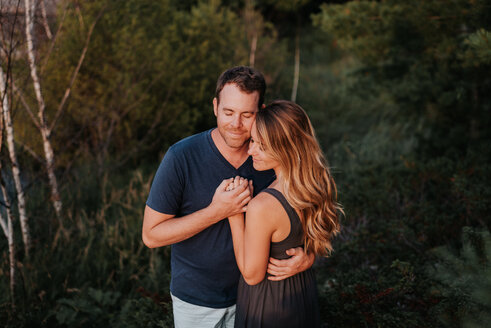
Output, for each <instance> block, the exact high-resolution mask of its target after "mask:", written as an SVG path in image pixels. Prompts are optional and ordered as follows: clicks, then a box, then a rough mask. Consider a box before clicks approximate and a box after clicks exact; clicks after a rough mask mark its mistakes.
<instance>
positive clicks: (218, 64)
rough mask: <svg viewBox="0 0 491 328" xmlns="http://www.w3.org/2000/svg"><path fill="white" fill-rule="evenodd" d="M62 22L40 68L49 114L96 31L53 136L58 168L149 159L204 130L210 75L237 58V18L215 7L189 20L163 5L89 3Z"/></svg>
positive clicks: (240, 54)
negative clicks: (83, 161) (76, 159)
mask: <svg viewBox="0 0 491 328" xmlns="http://www.w3.org/2000/svg"><path fill="white" fill-rule="evenodd" d="M78 9H81V10H82V13H81V15H83V17H84V21H83V22H84V23H83V24H82V23H81V22H80V16H79V15H80V13H79V11H78ZM98 15H101V16H100V18H97V17H98ZM66 20H67V21H66V22H65V24H64V26H66V27H65V30H64V31H63V32H64V33H63V34H62V35H61V37H60V40H59V41H58V42H57V45H58V47H57V48H56V51H55V53H54V54H52V56H51V60H50V61H49V62H48V66H47V68H46V74H45V75H46V78H47V79H46V86H47V92H48V94H49V97H48V99H49V107H50V108H53V107H55V106H56V101H58V99H59V98H61V95H62V94H63V93H62V92H63V91H64V88H65V86H66V85H67V82H68V78H69V77H70V72H71V71H72V70H73V67H74V66H75V65H76V63H77V61H78V59H79V56H80V53H81V49H82V48H83V45H84V43H85V38H86V35H87V33H88V26H89V25H90V24H93V23H95V24H96V25H95V30H94V33H93V35H92V38H91V40H90V44H89V49H88V52H87V56H86V58H85V61H84V64H83V66H82V69H81V71H80V73H79V75H78V77H77V81H76V84H75V86H74V88H73V91H72V95H71V97H70V101H69V104H68V107H67V110H66V113H65V115H64V116H63V117H62V119H63V121H62V122H60V123H59V125H58V126H59V128H58V129H56V139H55V140H56V142H57V143H58V144H59V145H63V147H64V148H65V151H64V152H63V155H62V156H64V157H63V159H61V160H60V161H61V163H67V161H70V160H71V159H72V158H73V155H74V154H80V155H82V156H84V157H88V158H89V159H95V160H97V161H98V163H99V164H100V165H102V164H105V163H106V160H107V159H108V156H109V155H116V156H115V158H116V160H118V159H124V158H125V157H133V158H135V157H136V156H137V155H138V156H140V157H141V156H142V154H143V153H146V154H151V153H153V154H156V153H158V152H159V151H162V146H168V145H169V144H170V143H173V142H174V141H176V140H178V139H180V138H182V137H184V136H187V135H189V134H191V133H192V132H193V131H196V130H198V129H203V128H208V127H210V126H211V125H212V122H213V114H212V107H211V103H212V98H213V96H214V94H213V91H214V85H215V82H216V76H218V75H219V74H220V73H221V71H223V70H224V69H225V68H227V67H230V66H232V65H234V64H237V63H241V62H244V59H245V54H246V53H245V47H244V46H245V42H244V39H243V37H242V36H241V34H240V33H241V32H242V30H241V26H238V25H237V24H236V21H237V20H238V17H237V16H236V15H235V14H234V13H233V12H232V11H230V10H229V9H227V8H224V7H220V4H219V2H217V1H200V2H199V3H198V4H197V5H196V6H193V7H192V8H191V10H190V11H179V10H176V8H174V7H173V6H172V3H171V2H170V1H157V2H156V1H120V0H112V1H109V2H104V3H103V2H99V1H90V2H84V4H83V5H81V8H79V7H78V6H75V7H74V8H70V10H69V12H68V14H67V18H66ZM231 45H233V46H231ZM54 58H56V59H54ZM74 130H78V131H79V132H78V133H76V134H75V135H74ZM66 148H68V149H66Z"/></svg>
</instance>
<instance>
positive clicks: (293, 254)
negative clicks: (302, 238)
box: [286, 247, 303, 256]
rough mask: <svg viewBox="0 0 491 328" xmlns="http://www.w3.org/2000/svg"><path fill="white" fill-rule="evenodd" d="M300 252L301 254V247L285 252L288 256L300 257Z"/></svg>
mask: <svg viewBox="0 0 491 328" xmlns="http://www.w3.org/2000/svg"><path fill="white" fill-rule="evenodd" d="M302 252H303V248H302V247H295V248H290V249H287V250H286V254H287V255H290V256H295V255H302Z"/></svg>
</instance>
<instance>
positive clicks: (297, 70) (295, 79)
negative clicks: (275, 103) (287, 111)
mask: <svg viewBox="0 0 491 328" xmlns="http://www.w3.org/2000/svg"><path fill="white" fill-rule="evenodd" d="M299 78H300V31H298V29H297V36H296V38H295V72H294V74H293V87H292V97H291V101H293V102H295V101H296V100H297V89H298V80H299Z"/></svg>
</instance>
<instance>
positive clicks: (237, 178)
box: [234, 176, 240, 188]
mask: <svg viewBox="0 0 491 328" xmlns="http://www.w3.org/2000/svg"><path fill="white" fill-rule="evenodd" d="M239 185H240V177H239V176H236V177H235V179H234V188H237V187H238V186H239Z"/></svg>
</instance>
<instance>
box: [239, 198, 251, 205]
mask: <svg viewBox="0 0 491 328" xmlns="http://www.w3.org/2000/svg"><path fill="white" fill-rule="evenodd" d="M250 201H251V197H250V196H248V197H247V198H245V199H244V200H243V201H242V203H241V206H245V205H247V204H249V202H250Z"/></svg>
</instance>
